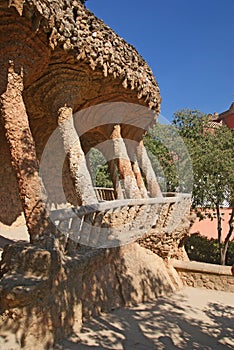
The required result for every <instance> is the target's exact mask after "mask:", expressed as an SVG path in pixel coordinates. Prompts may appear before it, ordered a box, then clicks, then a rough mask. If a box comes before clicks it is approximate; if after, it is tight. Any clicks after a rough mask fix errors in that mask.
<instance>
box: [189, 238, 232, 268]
mask: <svg viewBox="0 0 234 350" xmlns="http://www.w3.org/2000/svg"><path fill="white" fill-rule="evenodd" d="M184 246H185V250H186V252H187V254H188V256H189V259H190V260H195V261H200V262H206V263H210V264H219V263H220V252H219V242H218V240H217V239H208V238H207V237H204V236H201V235H198V234H193V235H191V236H190V237H188V238H186V240H185V242H184ZM226 264H227V265H229V266H231V265H233V264H234V241H231V242H230V243H229V246H228V250H227V256H226Z"/></svg>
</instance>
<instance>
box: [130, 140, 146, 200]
mask: <svg viewBox="0 0 234 350" xmlns="http://www.w3.org/2000/svg"><path fill="white" fill-rule="evenodd" d="M125 145H126V148H127V152H128V155H129V157H130V159H131V165H132V170H133V173H134V175H135V178H136V182H137V186H138V188H139V191H140V194H141V197H142V198H147V197H148V193H147V189H146V187H145V183H144V180H143V177H142V174H141V170H140V167H139V164H138V160H137V156H136V148H137V145H138V143H137V142H136V141H132V140H129V139H128V140H125Z"/></svg>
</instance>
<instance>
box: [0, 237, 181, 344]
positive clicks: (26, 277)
mask: <svg viewBox="0 0 234 350" xmlns="http://www.w3.org/2000/svg"><path fill="white" fill-rule="evenodd" d="M133 256H134V259H133ZM1 268H2V270H1V271H2V273H3V277H2V279H1V282H0V297H1V319H0V324H1V334H4V331H6V330H9V329H11V330H12V333H14V334H15V336H16V337H18V341H19V343H21V344H25V346H26V348H27V344H28V341H29V340H30V342H31V344H32V342H33V343H34V344H35V346H37V348H38V349H45V348H48V349H49V348H52V344H53V342H54V341H56V340H58V339H59V337H62V336H63V335H69V334H72V331H73V330H74V329H75V330H76V331H77V329H78V328H79V327H80V326H81V324H82V319H87V318H89V317H91V316H94V315H97V314H99V313H100V312H103V311H109V310H111V309H113V308H116V307H119V306H130V305H134V304H137V303H139V302H145V301H149V300H155V299H156V298H157V297H159V296H160V295H163V294H169V293H172V292H173V291H174V290H175V287H174V285H173V283H172V282H171V279H170V277H169V275H168V272H167V269H166V267H165V265H164V262H163V260H162V259H161V258H159V257H157V256H156V255H155V254H153V253H152V252H150V251H148V250H146V249H144V248H141V247H140V246H139V245H138V244H136V243H135V244H132V245H128V246H125V247H122V248H115V249H110V250H92V249H87V248H80V250H79V251H78V252H76V254H74V255H73V256H70V257H64V256H61V255H60V253H59V252H58V251H56V250H51V251H48V250H43V249H39V248H37V247H34V246H32V245H30V244H25V243H24V244H23V243H18V244H16V245H12V246H8V248H6V249H5V251H4V254H3V261H2V263H1Z"/></svg>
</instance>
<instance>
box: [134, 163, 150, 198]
mask: <svg viewBox="0 0 234 350" xmlns="http://www.w3.org/2000/svg"><path fill="white" fill-rule="evenodd" d="M132 170H133V172H134V175H135V178H136V182H137V186H138V188H139V190H140V193H141V197H142V198H147V197H148V193H147V189H146V187H145V184H144V180H143V178H142V175H141V170H140V168H139V165H138V161H137V159H135V160H134V161H133V163H132Z"/></svg>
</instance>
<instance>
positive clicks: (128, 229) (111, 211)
mask: <svg viewBox="0 0 234 350" xmlns="http://www.w3.org/2000/svg"><path fill="white" fill-rule="evenodd" d="M190 199H191V196H190V195H189V194H178V195H177V196H173V197H163V198H147V199H123V200H114V201H106V202H101V203H97V204H96V203H95V204H93V205H86V206H82V207H79V208H66V209H59V210H53V211H51V212H50V218H51V219H52V221H53V222H54V223H55V225H56V226H57V228H58V229H59V230H60V231H61V232H62V233H64V234H65V236H66V237H67V238H68V239H70V240H71V241H73V242H75V243H80V244H82V245H87V246H90V247H96V248H107V247H114V246H120V245H123V244H127V243H130V242H133V241H136V240H137V239H139V238H140V237H142V236H143V235H145V234H147V233H148V232H150V231H151V230H152V229H155V228H159V227H161V228H162V229H163V230H164V231H167V232H168V233H170V232H171V231H173V230H175V229H176V227H177V226H179V225H180V223H181V220H182V219H183V217H184V214H185V212H187V210H188V208H189V206H190Z"/></svg>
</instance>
